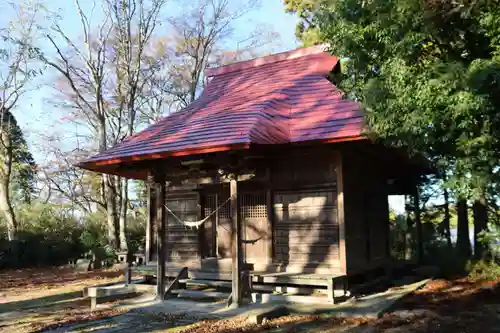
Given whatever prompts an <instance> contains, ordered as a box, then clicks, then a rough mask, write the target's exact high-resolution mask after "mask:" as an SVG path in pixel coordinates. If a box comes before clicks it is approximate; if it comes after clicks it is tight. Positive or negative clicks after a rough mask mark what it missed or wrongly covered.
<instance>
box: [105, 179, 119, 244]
mask: <svg viewBox="0 0 500 333" xmlns="http://www.w3.org/2000/svg"><path fill="white" fill-rule="evenodd" d="M103 179H104V182H105V183H104V184H105V186H106V221H107V227H108V228H107V229H108V242H109V243H110V244H111V245H112V246H113V248H115V249H116V248H117V244H118V242H117V239H116V194H115V188H114V184H113V183H114V182H113V176H110V175H106V174H104V175H103Z"/></svg>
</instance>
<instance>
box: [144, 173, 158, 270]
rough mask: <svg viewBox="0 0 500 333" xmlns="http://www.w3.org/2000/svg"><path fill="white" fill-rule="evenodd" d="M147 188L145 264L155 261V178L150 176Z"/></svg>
mask: <svg viewBox="0 0 500 333" xmlns="http://www.w3.org/2000/svg"><path fill="white" fill-rule="evenodd" d="M146 186H147V210H148V219H147V221H146V248H145V253H144V256H145V264H147V263H148V262H151V261H153V243H154V242H153V237H154V235H153V229H154V226H155V225H157V223H156V204H155V194H154V193H155V186H154V178H153V177H152V176H151V175H150V176H148V181H147V182H146Z"/></svg>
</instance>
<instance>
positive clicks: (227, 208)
mask: <svg viewBox="0 0 500 333" xmlns="http://www.w3.org/2000/svg"><path fill="white" fill-rule="evenodd" d="M227 198H229V196H228V195H219V203H218V204H217V207H219V205H221V204H222V203H224V202H225V201H226V200H227ZM230 214H231V203H230V202H229V201H228V202H226V203H225V204H224V206H222V207H221V208H220V209H219V219H230V218H231V215H230Z"/></svg>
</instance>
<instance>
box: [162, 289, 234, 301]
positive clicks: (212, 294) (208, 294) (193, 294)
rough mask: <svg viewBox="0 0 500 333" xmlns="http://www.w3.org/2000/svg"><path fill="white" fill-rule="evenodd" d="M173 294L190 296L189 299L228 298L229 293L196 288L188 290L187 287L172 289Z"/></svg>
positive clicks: (181, 296) (184, 296) (180, 296)
mask: <svg viewBox="0 0 500 333" xmlns="http://www.w3.org/2000/svg"><path fill="white" fill-rule="evenodd" d="M172 294H173V295H177V297H178V298H191V299H207V298H210V299H212V298H216V299H228V298H229V295H230V293H225V292H218V291H198V290H188V289H177V290H172Z"/></svg>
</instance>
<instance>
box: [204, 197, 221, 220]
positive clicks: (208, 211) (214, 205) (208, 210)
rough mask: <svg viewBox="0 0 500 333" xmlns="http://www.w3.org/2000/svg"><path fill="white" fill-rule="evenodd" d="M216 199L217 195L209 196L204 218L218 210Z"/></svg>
mask: <svg viewBox="0 0 500 333" xmlns="http://www.w3.org/2000/svg"><path fill="white" fill-rule="evenodd" d="M216 198H217V197H216V196H215V194H210V195H207V198H206V201H205V207H204V209H203V214H204V215H203V216H208V215H210V214H212V212H213V211H214V210H215V209H216V208H217V206H218V204H217V203H216V202H215V199H216Z"/></svg>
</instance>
